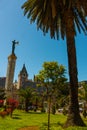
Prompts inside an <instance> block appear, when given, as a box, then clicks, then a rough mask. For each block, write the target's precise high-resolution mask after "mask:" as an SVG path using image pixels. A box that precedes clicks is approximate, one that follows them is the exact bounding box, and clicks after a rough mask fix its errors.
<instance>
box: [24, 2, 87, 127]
mask: <svg viewBox="0 0 87 130" xmlns="http://www.w3.org/2000/svg"><path fill="white" fill-rule="evenodd" d="M86 3H87V2H86V0H50V1H49V0H39V1H38V0H27V1H26V2H25V3H24V4H23V6H22V8H23V9H24V15H27V18H30V21H31V23H32V22H36V24H37V28H38V29H39V28H40V29H41V30H42V31H43V33H44V35H45V34H46V33H48V32H50V36H51V38H54V39H55V38H57V39H59V36H61V38H62V39H64V38H65V37H66V45H67V55H68V68H69V80H70V107H69V114H68V118H67V121H66V124H65V127H68V126H71V125H78V126H84V125H85V124H84V122H83V120H82V119H81V116H80V114H79V103H78V76H77V75H78V71H77V61H76V47H75V36H76V34H77V30H78V32H79V33H80V32H81V31H83V32H84V33H85V34H86V31H87V21H86V18H85V13H86V15H87V4H86Z"/></svg>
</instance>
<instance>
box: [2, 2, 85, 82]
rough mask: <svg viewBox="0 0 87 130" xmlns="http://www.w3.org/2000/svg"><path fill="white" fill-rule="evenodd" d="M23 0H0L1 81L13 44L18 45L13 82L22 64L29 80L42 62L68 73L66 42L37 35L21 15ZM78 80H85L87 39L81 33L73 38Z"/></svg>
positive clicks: (41, 34) (27, 20)
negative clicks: (59, 66)
mask: <svg viewBox="0 0 87 130" xmlns="http://www.w3.org/2000/svg"><path fill="white" fill-rule="evenodd" d="M25 1H26V0H18V1H17V0H0V77H5V76H6V72H7V64H8V60H7V57H8V56H9V55H10V54H11V49H12V41H13V40H16V41H19V45H16V49H15V53H16V56H17V61H16V68H15V76H14V80H15V79H16V80H17V79H18V74H19V72H20V70H21V69H22V66H23V64H25V65H26V68H27V71H28V74H29V79H33V75H34V74H37V73H38V72H39V70H40V69H41V68H42V64H43V62H44V61H57V62H58V63H59V64H63V65H64V66H65V67H66V69H67V77H68V61H67V47H66V42H65V41H62V40H61V39H60V40H53V39H51V38H50V36H49V34H47V35H46V36H44V35H43V32H42V31H41V30H39V31H37V28H36V25H35V24H30V22H29V19H27V18H26V16H24V15H23V10H22V9H21V6H22V4H23V3H24V2H25ZM76 49H77V67H78V80H79V81H82V80H87V59H86V58H87V36H85V35H84V34H83V33H82V34H78V35H77V37H76Z"/></svg>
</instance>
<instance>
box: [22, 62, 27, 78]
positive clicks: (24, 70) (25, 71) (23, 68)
mask: <svg viewBox="0 0 87 130" xmlns="http://www.w3.org/2000/svg"><path fill="white" fill-rule="evenodd" d="M24 73H25V74H26V75H27V76H28V73H27V69H26V67H25V64H23V67H22V70H21V71H20V74H24Z"/></svg>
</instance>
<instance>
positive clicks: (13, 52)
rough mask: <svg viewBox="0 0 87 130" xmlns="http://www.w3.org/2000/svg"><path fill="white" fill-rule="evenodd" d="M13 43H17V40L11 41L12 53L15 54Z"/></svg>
mask: <svg viewBox="0 0 87 130" xmlns="http://www.w3.org/2000/svg"><path fill="white" fill-rule="evenodd" d="M15 44H19V42H16V41H15V40H14V41H12V54H15V53H14V51H15Z"/></svg>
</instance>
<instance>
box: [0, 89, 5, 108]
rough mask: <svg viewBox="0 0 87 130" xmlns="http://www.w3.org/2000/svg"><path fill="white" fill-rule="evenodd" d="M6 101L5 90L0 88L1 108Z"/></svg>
mask: <svg viewBox="0 0 87 130" xmlns="http://www.w3.org/2000/svg"><path fill="white" fill-rule="evenodd" d="M5 99H6V93H5V90H4V89H2V88H0V106H3V103H4V100H5Z"/></svg>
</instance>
